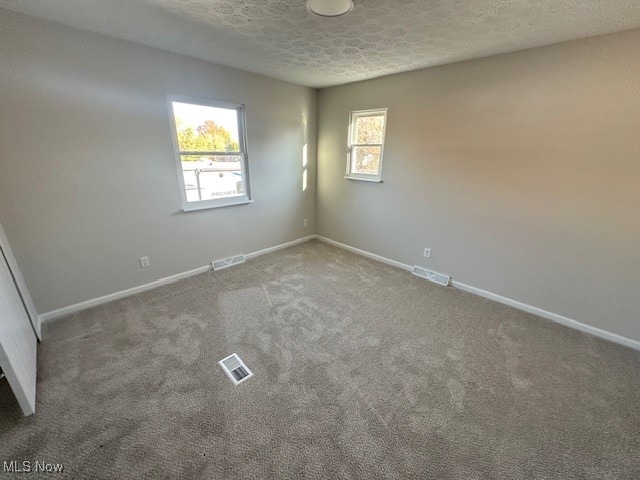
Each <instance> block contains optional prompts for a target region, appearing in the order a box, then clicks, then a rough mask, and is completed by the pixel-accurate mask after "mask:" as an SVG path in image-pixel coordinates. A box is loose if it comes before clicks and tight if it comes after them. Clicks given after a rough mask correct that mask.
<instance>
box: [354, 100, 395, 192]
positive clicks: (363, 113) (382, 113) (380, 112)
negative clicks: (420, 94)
mask: <svg viewBox="0 0 640 480" xmlns="http://www.w3.org/2000/svg"><path fill="white" fill-rule="evenodd" d="M388 111H389V109H388V108H372V109H369V110H352V111H351V112H349V131H348V135H349V138H348V139H347V172H346V175H345V177H344V178H348V179H350V180H364V181H366V182H378V183H382V159H383V156H384V139H385V135H386V132H387V114H388ZM358 117H382V118H383V121H384V125H383V127H382V139H381V140H382V142H381V143H370V144H362V143H355V142H353V134H354V123H355V120H356V119H357V118H358ZM363 146H372V147H380V163H379V164H378V173H377V174H375V175H373V174H364V173H354V172H352V171H351V167H352V165H351V164H352V162H353V147H363Z"/></svg>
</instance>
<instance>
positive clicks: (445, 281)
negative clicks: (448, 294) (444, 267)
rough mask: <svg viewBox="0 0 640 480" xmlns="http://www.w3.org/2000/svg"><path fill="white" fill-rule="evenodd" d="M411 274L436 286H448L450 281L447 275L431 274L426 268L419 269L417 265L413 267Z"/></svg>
mask: <svg viewBox="0 0 640 480" xmlns="http://www.w3.org/2000/svg"><path fill="white" fill-rule="evenodd" d="M411 273H413V274H414V275H416V276H417V277H421V278H426V279H427V280H429V281H430V282H433V283H437V284H438V285H444V286H445V287H446V286H447V285H449V280H450V279H451V277H449V275H445V274H444V273H438V272H433V271H431V270H427V269H426V268H423V267H419V266H417V265H414V266H413V269H412V270H411Z"/></svg>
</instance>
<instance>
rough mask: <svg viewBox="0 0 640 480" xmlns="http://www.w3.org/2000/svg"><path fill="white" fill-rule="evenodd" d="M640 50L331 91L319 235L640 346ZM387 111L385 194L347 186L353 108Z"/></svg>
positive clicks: (623, 47)
mask: <svg viewBox="0 0 640 480" xmlns="http://www.w3.org/2000/svg"><path fill="white" fill-rule="evenodd" d="M639 51H640V30H634V31H628V32H623V33H619V34H613V35H608V36H603V37H596V38H592V39H586V40H579V41H575V42H570V43H565V44H559V45H554V46H550V47H544V48H537V49H533V50H528V51H523V52H519V53H514V54H508V55H500V56H495V57H491V58H486V59H481V60H475V61H469V62H464V63H458V64H453V65H448V66H443V67H438V68H432V69H427V70H421V71H416V72H411V73H406V74H400V75H394V76H389V77H384V78H380V79H376V80H371V81H367V82H361V83H356V84H351V85H346V86H340V87H335V88H331V89H325V90H321V91H320V96H319V106H320V107H319V129H318V139H319V143H318V172H319V176H318V233H319V234H321V235H324V236H326V237H329V238H332V239H334V240H337V241H340V242H344V243H347V244H349V245H352V246H355V247H359V248H362V249H364V250H368V251H371V252H374V253H377V254H379V255H383V256H385V257H388V258H391V259H395V260H398V261H401V262H404V263H408V264H411V265H413V264H418V265H424V266H428V267H430V268H433V269H435V270H437V271H442V272H445V273H448V274H451V275H452V276H453V278H454V279H455V280H458V281H460V282H464V283H467V284H470V285H473V286H475V287H479V288H482V289H485V290H489V291H491V292H494V293H498V294H500V295H504V296H506V297H510V298H512V299H515V300H519V301H521V302H524V303H527V304H530V305H533V306H536V307H539V308H543V309H546V310H549V311H552V312H555V313H558V314H561V315H565V316H568V317H570V318H573V319H575V320H578V321H580V322H583V323H586V324H589V325H592V326H595V327H599V328H602V329H605V330H608V331H610V332H614V333H617V334H620V335H623V336H626V337H629V338H632V339H635V340H640V160H639V155H640V89H639V87H640V83H639V79H640V62H638V52H639ZM377 107H388V108H389V113H388V127H387V135H386V142H387V143H386V146H385V152H384V168H383V180H384V183H382V184H373V183H365V182H357V181H353V180H346V179H344V178H343V175H344V172H345V160H346V143H347V123H348V114H349V111H350V110H358V109H368V108H377ZM425 246H430V247H432V248H433V254H432V257H431V259H426V258H423V257H422V252H423V249H424V247H425Z"/></svg>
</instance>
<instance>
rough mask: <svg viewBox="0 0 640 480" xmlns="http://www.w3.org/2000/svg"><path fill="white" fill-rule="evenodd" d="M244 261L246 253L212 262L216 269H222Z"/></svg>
mask: <svg viewBox="0 0 640 480" xmlns="http://www.w3.org/2000/svg"><path fill="white" fill-rule="evenodd" d="M241 263H244V255H242V254H240V255H236V256H234V257H229V258H223V259H221V260H214V261H213V262H211V265H212V266H213V269H214V270H222V269H223V268H229V267H232V266H234V265H239V264H241Z"/></svg>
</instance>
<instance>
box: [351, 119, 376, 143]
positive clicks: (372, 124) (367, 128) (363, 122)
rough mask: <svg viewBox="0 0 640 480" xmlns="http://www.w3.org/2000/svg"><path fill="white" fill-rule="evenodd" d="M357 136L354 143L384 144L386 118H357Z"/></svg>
mask: <svg viewBox="0 0 640 480" xmlns="http://www.w3.org/2000/svg"><path fill="white" fill-rule="evenodd" d="M355 127H356V128H355V134H354V137H355V138H354V139H353V142H352V143H382V132H383V131H384V117H383V116H382V115H375V116H369V117H356V125H355Z"/></svg>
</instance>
